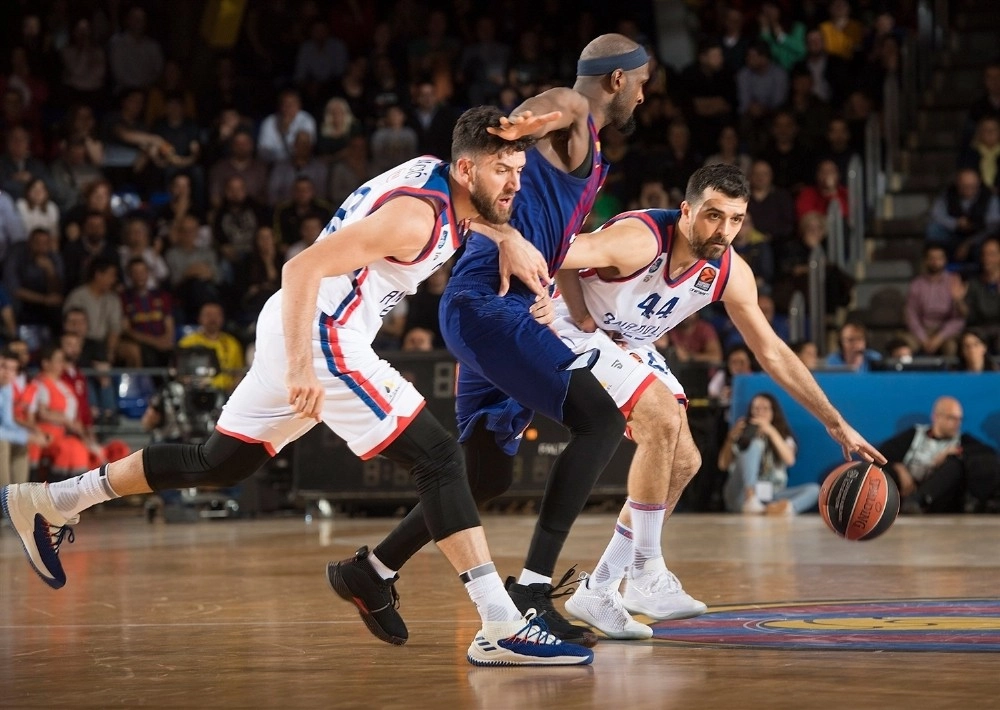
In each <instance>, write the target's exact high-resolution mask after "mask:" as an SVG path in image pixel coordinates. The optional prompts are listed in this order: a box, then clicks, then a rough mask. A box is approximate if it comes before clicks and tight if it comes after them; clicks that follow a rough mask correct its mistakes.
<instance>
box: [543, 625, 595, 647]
mask: <svg viewBox="0 0 1000 710" xmlns="http://www.w3.org/2000/svg"><path fill="white" fill-rule="evenodd" d="M549 633H551V629H550V631H549ZM555 635H556V636H559V635H558V634H555ZM559 640H560V641H562V642H564V643H575V644H576V645H577V646H585V647H586V648H593V647H594V646H596V645H597V634H595V633H593V632H591V631H587V632H586V633H582V634H580V635H579V636H574V637H572V638H566V637H564V636H559Z"/></svg>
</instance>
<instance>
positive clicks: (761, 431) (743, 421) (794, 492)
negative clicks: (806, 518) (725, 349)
mask: <svg viewBox="0 0 1000 710" xmlns="http://www.w3.org/2000/svg"><path fill="white" fill-rule="evenodd" d="M795 454H796V445H795V436H794V435H793V434H792V430H791V429H790V428H789V426H788V420H787V419H786V418H785V413H784V411H782V409H781V405H780V404H779V403H778V400H777V399H776V398H775V397H774V395H771V394H764V393H761V394H758V395H756V396H755V397H754V398H753V399H752V400H750V406H749V407H748V408H747V413H746V415H745V416H742V417H740V418H739V419H737V420H736V422H735V423H734V424H733V428H732V429H730V431H729V436H728V438H727V439H726V441H725V442H724V443H723V445H722V447H721V448H720V450H719V468H720V469H722V470H723V471H728V472H729V475H728V477H727V479H726V486H725V489H724V498H725V501H726V510H728V511H729V512H731V513H743V514H744V515H759V514H760V513H767V514H769V515H796V514H798V513H804V512H806V511H807V510H809V509H810V508H812V507H814V506H815V505H816V501H818V500H819V486H818V485H817V484H815V483H803V484H801V485H797V486H789V485H788V468H789V467H790V466H792V465H794V464H795ZM765 501H766V502H765Z"/></svg>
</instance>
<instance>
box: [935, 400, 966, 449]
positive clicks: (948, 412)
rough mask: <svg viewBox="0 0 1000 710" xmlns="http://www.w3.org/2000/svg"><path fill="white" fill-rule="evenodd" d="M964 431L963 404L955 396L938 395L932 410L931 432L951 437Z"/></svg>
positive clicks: (947, 437) (941, 436) (940, 436)
mask: <svg viewBox="0 0 1000 710" xmlns="http://www.w3.org/2000/svg"><path fill="white" fill-rule="evenodd" d="M961 431H962V404H961V403H960V402H959V401H958V400H957V399H955V398H954V397H938V399H937V401H935V402H934V409H933V411H932V412H931V434H933V435H934V436H935V437H937V438H939V439H951V438H954V437H956V436H958V435H959V434H960V433H961Z"/></svg>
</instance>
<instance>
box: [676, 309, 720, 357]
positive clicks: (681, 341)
mask: <svg viewBox="0 0 1000 710" xmlns="http://www.w3.org/2000/svg"><path fill="white" fill-rule="evenodd" d="M668 336H669V343H670V347H671V349H672V350H673V352H674V356H675V357H676V358H677V359H678V360H680V361H681V362H704V363H708V364H710V365H715V364H718V363H720V362H722V343H720V342H719V335H718V333H716V332H715V328H714V327H712V324H711V323H709V322H708V321H706V320H702V318H701V316H700V315H699V314H698V313H697V312H695V313H692V314H691V315H689V316H688V317H687V318H685V319H684V320H682V321H681V322H680V323H678V324H677V327H676V328H674V329H673V330H671V331H670V332H669V334H668Z"/></svg>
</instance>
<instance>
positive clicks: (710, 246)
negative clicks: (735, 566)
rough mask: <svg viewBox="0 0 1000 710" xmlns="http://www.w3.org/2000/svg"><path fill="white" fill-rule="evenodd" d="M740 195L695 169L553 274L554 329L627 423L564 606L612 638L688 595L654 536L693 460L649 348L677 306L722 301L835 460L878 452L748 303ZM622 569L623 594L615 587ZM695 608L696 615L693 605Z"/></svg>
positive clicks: (585, 242) (677, 387) (673, 611)
mask: <svg viewBox="0 0 1000 710" xmlns="http://www.w3.org/2000/svg"><path fill="white" fill-rule="evenodd" d="M748 197H749V186H748V184H747V182H746V178H745V177H744V175H743V173H742V172H741V171H740V169H739V168H736V167H733V166H731V165H712V166H708V167H704V168H700V169H699V170H697V171H695V173H694V174H693V175H692V176H691V179H690V180H689V181H688V185H687V193H686V195H685V200H684V202H682V203H681V206H680V209H679V210H662V209H651V210H639V211H634V212H625V213H623V214H621V215H618V216H617V217H615V218H614V219H612V220H610V221H609V222H608V223H607V224H606V225H604V227H603V228H601V229H600V230H598V231H596V232H594V233H592V234H584V235H581V236H580V237H578V238H577V239H576V240H574V242H573V245H572V247H571V248H570V250H569V253H568V255H567V257H566V260H565V261H564V262H563V267H564V269H565V270H564V271H562V272H560V274H559V277H558V280H559V285H560V288H561V289H562V292H561V295H560V296H559V298H558V299H557V304H556V305H557V313H558V314H559V315H560V316H561V317H559V318H557V320H556V322H555V324H554V326H553V327H554V328H555V329H556V331H557V332H558V333H559V334H560V336H561V337H562V339H563V341H564V342H566V343H567V344H568V345H569V347H570V348H572V349H573V351H574V352H576V353H586V352H593V351H595V350H596V351H597V352H599V353H600V355H599V357H598V358H597V362H596V363H595V365H594V366H593V373H594V375H595V376H596V377H597V379H598V380H600V382H601V383H602V384H603V385H604V387H605V388H606V389H607V391H608V393H609V394H610V395H611V396H612V397H613V398H614V400H615V403H616V404H617V405H618V406H619V407H620V408H621V410H622V413H623V414H624V415H625V417H626V418H627V419H628V424H629V433H630V435H631V437H632V439H634V440H635V443H636V444H637V448H636V452H635V456H634V458H633V459H632V465H631V468H630V470H629V477H628V493H629V498H628V501H627V503H626V504H625V506H624V507H623V508H622V511H621V513H620V515H619V517H618V522H617V525H616V526H615V532H614V536H613V537H612V540H611V543H610V544H609V545H608V547H607V549H606V550H605V552H604V554H603V556H602V557H601V559H600V562H598V565H597V567H596V569H595V571H594V573H593V575H592V576H590V577H588V576H587V575H581V584H580V585H579V586H578V587H577V589H576V591H575V593H574V594H573V596H572V597H571V598H570V599H569V600H568V601H567V602H566V610H567V611H569V612H570V613H571V614H572V615H573V616H575V617H576V618H578V619H580V620H583V621H586V622H587V623H589V624H591V625H593V626H595V627H597V628H599V629H600V630H601V631H603V632H604V633H605V634H607V635H608V636H610V637H612V638H649V637H650V636H651V635H652V629H650V628H649V627H648V626H646V625H644V624H640V623H638V622H636V621H635V620H634V619H632V618H631V616H630V615H629V612H633V613H642V614H645V615H647V616H650V617H652V618H654V619H671V618H682V617H684V616H690V615H692V614H691V613H689V612H690V611H691V610H692V607H693V605H692V604H691V603H690V602H691V601H692V600H691V598H690V597H689V596H688V595H686V594H684V592H683V590H682V589H681V586H680V583H679V582H678V581H677V578H676V577H675V576H674V575H673V574H671V573H670V572H669V570H667V568H666V565H665V564H664V561H663V554H662V552H661V549H660V536H661V527H662V525H663V522H664V520H665V519H666V518H667V517H669V515H670V513H671V512H672V511H673V509H674V506H675V505H676V504H677V501H678V499H679V498H680V495H681V492H682V491H683V490H684V486H685V485H687V483H688V481H689V480H690V479H691V478H692V477H693V476H694V474H695V473H696V472H697V471H698V468H699V467H700V465H701V456H700V455H699V453H698V449H697V447H696V446H695V443H694V439H693V438H692V436H691V431H690V429H689V428H688V422H687V416H686V413H685V406H684V405H686V402H687V400H686V398H685V396H684V389H683V387H682V386H681V384H680V382H678V381H677V378H676V377H674V375H673V374H672V373H671V372H670V370H669V368H668V367H667V364H666V362H665V361H664V359H663V356H662V355H660V353H659V352H658V351H657V350H656V348H655V347H654V345H653V343H654V342H655V341H656V340H657V339H658V338H659V337H660V336H662V335H663V334H664V333H665V332H667V331H669V330H670V329H671V328H673V327H675V326H676V325H677V324H678V323H680V322H681V321H682V320H684V319H685V318H686V317H687V316H689V315H691V314H692V313H694V312H696V311H699V310H701V309H702V308H704V307H705V306H707V305H709V304H710V303H713V302H715V301H722V303H724V304H725V307H726V311H727V313H728V314H729V316H730V318H732V320H733V323H734V324H735V325H736V327H737V329H738V330H739V332H740V334H741V335H742V336H743V338H744V339H745V341H746V343H747V345H748V346H749V348H750V350H751V351H752V352H753V354H754V355H755V356H756V357H757V360H758V362H760V364H761V366H762V367H763V368H764V370H765V371H766V372H767V373H768V374H769V375H771V377H773V378H774V380H775V381H776V382H778V383H779V384H780V385H781V386H782V387H784V388H785V390H786V391H788V393H789V394H791V395H792V396H793V397H795V399H796V400H798V401H799V402H800V403H801V404H802V405H803V406H804V407H805V408H806V409H808V410H809V411H810V412H811V413H812V414H813V415H814V416H815V417H816V418H817V419H819V420H820V421H821V422H822V423H823V424H824V425H825V426H826V428H827V431H828V432H829V434H830V436H831V437H833V438H834V439H835V440H836V441H837V442H838V443H839V444H840V445H841V447H842V448H843V451H844V456H845V458H847V459H850V458H851V456H852V455H853V454H855V453H856V454H859V455H860V456H861V457H862V458H864V459H866V460H868V461H871V460H873V459H877V460H878V461H879V462H880V463H882V462H884V461H885V457H884V456H882V454H880V453H879V452H878V451H877V450H876V449H875V448H874V447H873V446H872V445H871V444H869V443H868V442H867V441H865V440H864V439H863V438H862V437H861V436H860V435H859V434H858V433H857V432H856V431H855V430H854V429H852V428H851V427H850V426H849V425H848V424H847V422H846V421H844V418H843V417H842V416H841V415H840V413H839V412H838V411H837V410H836V409H835V408H834V407H833V405H831V404H830V402H829V400H828V399H827V398H826V395H824V394H823V391H822V390H821V389H820V388H819V385H818V384H817V383H816V380H815V379H813V377H812V375H811V374H810V372H809V370H808V369H807V368H806V367H805V366H804V365H803V364H802V362H801V361H800V360H799V358H798V356H797V355H795V353H793V352H792V350H791V349H790V348H789V347H788V346H787V345H785V343H784V342H783V341H782V340H781V339H780V338H779V337H778V336H777V335H776V334H775V332H774V330H773V329H772V328H771V326H770V325H769V324H768V322H767V320H766V319H765V317H764V314H763V313H762V312H761V310H760V307H759V306H758V304H757V286H756V282H755V279H754V275H753V272H752V271H751V270H750V267H749V266H747V263H746V262H745V261H743V259H741V258H740V257H739V256H737V255H736V254H735V252H734V251H733V249H732V247H731V246H730V245H731V243H732V241H733V239H734V238H735V236H736V233H737V232H739V230H740V224H741V223H742V221H743V218H744V216H745V215H746V211H747V199H748ZM584 267H587V268H586V270H585V271H582V272H578V271H575V270H576V269H580V268H584ZM578 323H579V324H580V325H579V326H578V325H577V324H578ZM595 323H596V330H595V328H594V325H595ZM587 331H593V332H587ZM675 402H676V403H680V404H681V405H682V406H677V404H676V403H675ZM626 573H627V582H626V591H625V595H624V599H623V598H622V595H621V594H620V593H619V585H620V583H621V581H622V578H623V577H626ZM698 604H700V605H701V608H700V610H697V611H698V613H700V612H701V611H704V609H705V607H704V605H703V604H701V603H700V602H698Z"/></svg>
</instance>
